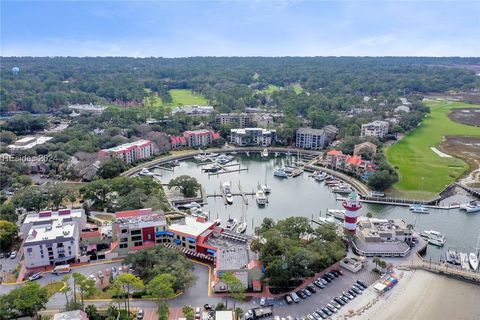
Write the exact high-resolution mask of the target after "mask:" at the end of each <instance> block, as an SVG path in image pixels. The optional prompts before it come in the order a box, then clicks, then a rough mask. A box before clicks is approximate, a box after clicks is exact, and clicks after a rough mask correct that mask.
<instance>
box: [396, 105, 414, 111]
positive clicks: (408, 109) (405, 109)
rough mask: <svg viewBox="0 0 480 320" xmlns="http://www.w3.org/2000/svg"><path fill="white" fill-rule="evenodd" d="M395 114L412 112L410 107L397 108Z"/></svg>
mask: <svg viewBox="0 0 480 320" xmlns="http://www.w3.org/2000/svg"><path fill="white" fill-rule="evenodd" d="M393 111H394V112H406V113H409V112H410V107H409V106H405V105H403V106H398V107H396V108H395V109H394V110H393Z"/></svg>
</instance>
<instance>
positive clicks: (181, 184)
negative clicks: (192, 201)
mask: <svg viewBox="0 0 480 320" xmlns="http://www.w3.org/2000/svg"><path fill="white" fill-rule="evenodd" d="M174 187H176V188H179V189H180V191H181V192H182V193H183V195H184V196H185V197H188V198H191V197H195V196H196V195H197V191H198V190H200V184H199V183H198V181H197V179H195V178H193V177H190V176H187V175H182V176H179V177H177V178H175V179H172V180H170V182H169V183H168V188H170V189H171V188H174Z"/></svg>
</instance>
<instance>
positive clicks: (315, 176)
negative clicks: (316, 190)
mask: <svg viewBox="0 0 480 320" xmlns="http://www.w3.org/2000/svg"><path fill="white" fill-rule="evenodd" d="M312 177H313V179H315V180H316V181H323V180H325V179H327V177H328V174H327V173H326V172H325V171H315V172H314V173H313V174H312Z"/></svg>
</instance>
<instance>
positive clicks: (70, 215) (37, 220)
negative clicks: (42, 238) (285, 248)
mask: <svg viewBox="0 0 480 320" xmlns="http://www.w3.org/2000/svg"><path fill="white" fill-rule="evenodd" d="M55 221H58V222H62V223H63V222H65V223H68V222H73V223H75V224H76V225H77V226H78V228H79V230H82V229H83V228H85V225H86V223H87V216H86V215H85V210H83V209H60V210H58V211H51V210H46V211H40V212H38V213H30V214H27V215H26V217H25V220H24V221H23V223H22V225H21V227H20V236H22V235H28V233H29V232H30V229H31V228H32V227H34V226H41V225H51V224H52V223H53V222H55Z"/></svg>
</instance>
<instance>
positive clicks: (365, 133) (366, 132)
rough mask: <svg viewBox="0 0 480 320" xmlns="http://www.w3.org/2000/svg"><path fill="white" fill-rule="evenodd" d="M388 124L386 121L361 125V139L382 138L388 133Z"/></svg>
mask: <svg viewBox="0 0 480 320" xmlns="http://www.w3.org/2000/svg"><path fill="white" fill-rule="evenodd" d="M388 127H389V123H388V122H387V121H373V122H370V123H365V124H362V133H361V136H362V137H370V136H373V137H379V138H383V137H385V135H387V133H388Z"/></svg>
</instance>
